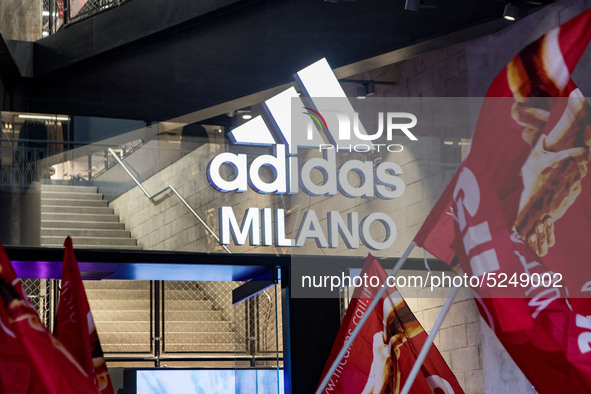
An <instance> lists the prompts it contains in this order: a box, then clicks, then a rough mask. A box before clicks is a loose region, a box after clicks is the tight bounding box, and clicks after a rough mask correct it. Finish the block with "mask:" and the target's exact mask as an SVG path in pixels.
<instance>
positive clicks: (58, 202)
mask: <svg viewBox="0 0 591 394" xmlns="http://www.w3.org/2000/svg"><path fill="white" fill-rule="evenodd" d="M108 205H109V204H108V203H107V202H106V201H104V200H79V199H66V198H45V197H41V207H42V209H43V206H59V207H66V208H69V207H107V206H108Z"/></svg>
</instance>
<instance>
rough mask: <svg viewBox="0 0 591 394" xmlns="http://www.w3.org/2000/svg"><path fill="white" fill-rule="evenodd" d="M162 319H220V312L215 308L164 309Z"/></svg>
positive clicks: (171, 320)
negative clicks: (191, 309) (190, 309)
mask: <svg viewBox="0 0 591 394" xmlns="http://www.w3.org/2000/svg"><path fill="white" fill-rule="evenodd" d="M164 319H165V321H167V322H169V321H170V322H173V321H182V320H199V321H201V320H203V321H220V320H222V314H221V312H220V311H216V310H199V311H169V310H168V309H165V310H164Z"/></svg>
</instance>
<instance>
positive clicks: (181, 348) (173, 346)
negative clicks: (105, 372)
mask: <svg viewBox="0 0 591 394" xmlns="http://www.w3.org/2000/svg"><path fill="white" fill-rule="evenodd" d="M103 349H104V348H103ZM164 349H165V351H166V352H168V353H172V352H187V351H189V352H207V351H210V352H213V351H216V352H234V351H243V350H241V349H244V345H242V344H240V345H238V344H235V343H234V342H226V343H220V342H213V341H212V342H210V343H194V342H188V343H172V342H169V341H166V340H165V343H164Z"/></svg>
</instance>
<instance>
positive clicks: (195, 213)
mask: <svg viewBox="0 0 591 394" xmlns="http://www.w3.org/2000/svg"><path fill="white" fill-rule="evenodd" d="M108 151H109V153H111V154H112V155H113V157H114V158H115V160H117V162H118V163H119V164H120V165H121V167H123V169H124V170H125V172H127V175H129V176H130V177H131V179H133V181H134V182H135V184H136V185H137V186H138V187H139V188H140V190H141V191H142V192H144V194H145V195H146V197H148V199H149V200H150V201H153V200H154V198H156V197H157V196H159V195H161V194H163V193H165V192H167V191H169V190H170V191H172V192H173V193H174V194H175V195H176V196H177V197H178V198H179V200H181V202H182V203H183V204H184V205H185V207H187V209H189V211H190V212H191V213H192V214H193V216H195V217H196V218H197V220H199V223H201V224H202V225H203V227H205V229H206V230H207V231H208V232H209V233H210V234H211V235H213V237H214V238H215V239H216V241H218V242H220V239H219V237H218V236H217V235H216V234H215V233H214V232H213V230H212V229H211V228H210V227H209V226H208V225H207V223H205V222H204V221H203V219H201V217H200V216H199V215H198V214H197V212H195V210H194V209H193V208H191V206H190V205H189V203H187V201H186V200H185V199H184V198H183V197H182V196H181V195H180V194H179V192H178V191H177V190H176V189H175V188H174V187H173V186H171V185H168V186H167V187H165V188H164V189H162V190H160V191H159V192H158V193H156V194H153V195H150V193H148V191H147V190H146V189H145V188H144V187H143V186H142V184H141V183H140V181H138V180H137V178H136V177H135V176H134V175H133V174H132V173H131V171H129V169H128V168H127V166H126V165H125V164H124V163H123V161H122V160H121V159H120V158H119V156H118V155H117V153H115V151H114V150H113V149H112V148H108ZM222 248H224V250H225V251H226V252H228V253H230V254H231V253H232V252H230V249H228V248H227V247H226V245H222Z"/></svg>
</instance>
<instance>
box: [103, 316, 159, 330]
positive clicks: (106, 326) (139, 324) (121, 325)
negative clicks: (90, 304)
mask: <svg viewBox="0 0 591 394" xmlns="http://www.w3.org/2000/svg"><path fill="white" fill-rule="evenodd" d="M93 317H94V316H93ZM95 324H96V330H97V332H98V333H99V334H100V333H103V332H117V333H127V332H133V333H138V332H147V333H149V332H150V322H149V321H133V322H130V321H97V320H95Z"/></svg>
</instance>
